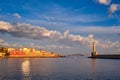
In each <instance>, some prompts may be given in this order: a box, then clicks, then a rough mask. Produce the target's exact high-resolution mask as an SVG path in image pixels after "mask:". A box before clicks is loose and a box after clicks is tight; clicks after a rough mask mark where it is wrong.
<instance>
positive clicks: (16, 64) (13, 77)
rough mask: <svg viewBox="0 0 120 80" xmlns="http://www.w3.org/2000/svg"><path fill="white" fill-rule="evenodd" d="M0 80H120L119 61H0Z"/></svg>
mask: <svg viewBox="0 0 120 80" xmlns="http://www.w3.org/2000/svg"><path fill="white" fill-rule="evenodd" d="M0 80H120V60H114V59H90V58H86V57H67V58H9V59H0Z"/></svg>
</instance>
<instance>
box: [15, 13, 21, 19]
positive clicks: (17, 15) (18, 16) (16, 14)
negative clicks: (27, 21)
mask: <svg viewBox="0 0 120 80" xmlns="http://www.w3.org/2000/svg"><path fill="white" fill-rule="evenodd" d="M13 16H15V17H16V18H18V19H21V16H20V15H19V14H18V13H15V14H13Z"/></svg>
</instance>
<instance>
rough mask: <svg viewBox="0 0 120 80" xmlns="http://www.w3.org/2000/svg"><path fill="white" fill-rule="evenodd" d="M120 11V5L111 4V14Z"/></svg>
mask: <svg viewBox="0 0 120 80" xmlns="http://www.w3.org/2000/svg"><path fill="white" fill-rule="evenodd" d="M118 10H120V4H111V5H110V8H109V12H110V13H115V12H116V11H118Z"/></svg>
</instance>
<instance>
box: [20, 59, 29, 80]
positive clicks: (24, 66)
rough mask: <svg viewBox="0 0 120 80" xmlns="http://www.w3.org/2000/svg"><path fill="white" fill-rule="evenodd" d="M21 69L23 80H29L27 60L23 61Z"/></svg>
mask: <svg viewBox="0 0 120 80" xmlns="http://www.w3.org/2000/svg"><path fill="white" fill-rule="evenodd" d="M21 68H22V72H23V74H24V78H23V80H31V79H30V62H29V60H25V61H23V62H22V65H21Z"/></svg>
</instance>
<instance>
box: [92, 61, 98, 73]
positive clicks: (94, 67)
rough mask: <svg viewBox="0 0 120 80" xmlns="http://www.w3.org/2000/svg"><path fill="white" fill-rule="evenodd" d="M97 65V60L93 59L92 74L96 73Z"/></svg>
mask: <svg viewBox="0 0 120 80" xmlns="http://www.w3.org/2000/svg"><path fill="white" fill-rule="evenodd" d="M96 63H97V61H96V59H92V72H93V73H96V67H97V65H96Z"/></svg>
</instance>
